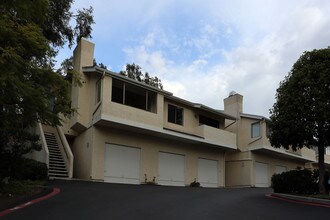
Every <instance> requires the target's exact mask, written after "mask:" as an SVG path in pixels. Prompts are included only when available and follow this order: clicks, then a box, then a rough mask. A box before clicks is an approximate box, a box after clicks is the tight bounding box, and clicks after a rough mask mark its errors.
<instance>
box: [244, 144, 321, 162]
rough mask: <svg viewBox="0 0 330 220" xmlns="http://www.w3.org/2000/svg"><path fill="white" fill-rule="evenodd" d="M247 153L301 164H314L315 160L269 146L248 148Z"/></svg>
mask: <svg viewBox="0 0 330 220" xmlns="http://www.w3.org/2000/svg"><path fill="white" fill-rule="evenodd" d="M247 151H252V152H260V153H263V154H269V155H272V156H276V157H281V158H285V159H290V160H296V161H301V162H315V158H313V159H312V158H309V157H306V156H302V155H298V154H295V153H290V152H287V151H285V150H284V149H282V148H273V147H271V146H253V147H248V149H247Z"/></svg>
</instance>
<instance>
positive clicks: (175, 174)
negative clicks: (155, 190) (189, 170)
mask: <svg viewBox="0 0 330 220" xmlns="http://www.w3.org/2000/svg"><path fill="white" fill-rule="evenodd" d="M158 184H160V185H168V186H184V156H183V155H178V154H171V153H164V152H159V157H158Z"/></svg>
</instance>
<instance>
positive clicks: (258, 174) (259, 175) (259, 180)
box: [254, 162, 269, 187]
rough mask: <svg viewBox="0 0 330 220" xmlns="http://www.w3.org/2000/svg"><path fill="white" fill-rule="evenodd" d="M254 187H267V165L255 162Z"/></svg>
mask: <svg viewBox="0 0 330 220" xmlns="http://www.w3.org/2000/svg"><path fill="white" fill-rule="evenodd" d="M254 167H255V169H254V170H255V186H256V187H269V182H268V164H266V163H260V162H255V166H254Z"/></svg>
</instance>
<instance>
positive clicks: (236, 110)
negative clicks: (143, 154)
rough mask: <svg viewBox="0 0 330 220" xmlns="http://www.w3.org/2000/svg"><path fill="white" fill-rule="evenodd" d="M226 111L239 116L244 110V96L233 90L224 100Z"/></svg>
mask: <svg viewBox="0 0 330 220" xmlns="http://www.w3.org/2000/svg"><path fill="white" fill-rule="evenodd" d="M223 102H224V107H225V113H227V114H229V115H232V116H234V117H236V118H239V116H240V113H242V112H243V96H242V95H240V94H238V93H236V92H234V91H232V92H230V93H229V96H228V97H227V98H225V99H224V100H223Z"/></svg>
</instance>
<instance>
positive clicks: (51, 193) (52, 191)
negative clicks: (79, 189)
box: [0, 187, 61, 217]
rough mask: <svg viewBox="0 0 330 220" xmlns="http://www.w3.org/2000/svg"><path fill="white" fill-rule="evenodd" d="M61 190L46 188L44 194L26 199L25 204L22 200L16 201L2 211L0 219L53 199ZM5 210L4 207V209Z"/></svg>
mask: <svg viewBox="0 0 330 220" xmlns="http://www.w3.org/2000/svg"><path fill="white" fill-rule="evenodd" d="M60 191H61V190H60V189H59V188H48V187H46V188H45V190H43V191H42V192H40V193H38V194H36V195H33V196H31V197H28V198H24V202H23V201H22V200H20V201H16V202H15V203H11V204H7V205H6V207H5V208H4V209H2V211H0V217H3V216H5V215H7V214H9V213H11V212H13V211H16V210H19V209H22V208H25V207H27V206H30V205H33V204H36V203H39V202H41V201H43V200H45V199H48V198H50V197H53V196H55V195H57V194H59V193H60ZM2 208H3V207H2Z"/></svg>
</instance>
